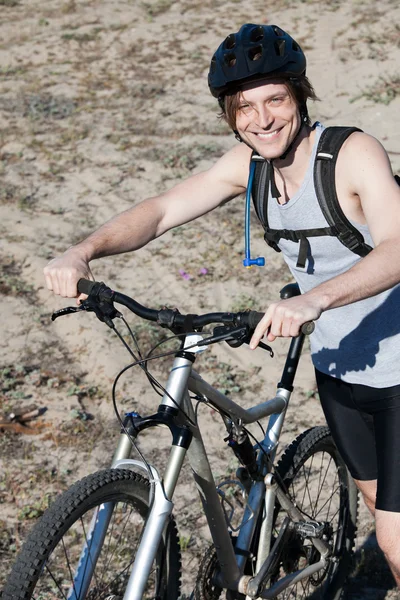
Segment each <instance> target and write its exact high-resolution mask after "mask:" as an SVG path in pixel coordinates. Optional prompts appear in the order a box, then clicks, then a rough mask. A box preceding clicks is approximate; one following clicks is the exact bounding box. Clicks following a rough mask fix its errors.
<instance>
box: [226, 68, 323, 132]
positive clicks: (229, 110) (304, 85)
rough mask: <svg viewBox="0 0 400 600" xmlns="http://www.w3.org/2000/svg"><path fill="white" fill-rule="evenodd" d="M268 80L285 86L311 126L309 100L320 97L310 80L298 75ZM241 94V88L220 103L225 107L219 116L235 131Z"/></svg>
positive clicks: (280, 76) (281, 76) (268, 78)
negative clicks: (308, 108) (308, 109)
mask: <svg viewBox="0 0 400 600" xmlns="http://www.w3.org/2000/svg"><path fill="white" fill-rule="evenodd" d="M268 80H274V81H278V82H282V83H284V84H285V86H286V87H287V90H288V92H289V94H290V96H291V98H292V99H293V100H294V101H295V102H296V104H297V106H298V107H299V109H300V114H301V116H302V117H303V118H304V119H305V122H306V123H307V125H309V124H310V117H309V116H308V111H307V100H318V96H317V95H316V93H315V91H314V88H313V86H312V85H311V83H310V81H309V80H308V78H307V77H306V76H305V75H298V76H297V77H293V76H292V77H290V76H285V75H279V76H275V77H266V78H265V81H266V83H267V82H268ZM241 94H242V90H241V89H240V88H239V89H236V90H233V91H232V92H230V93H228V94H226V95H225V97H224V98H223V99H222V100H221V101H220V105H221V106H223V109H222V112H221V113H220V115H219V116H220V117H221V118H222V119H224V120H225V121H226V122H227V123H228V125H229V126H230V127H231V128H232V129H233V130H234V131H235V130H236V115H237V111H238V109H239V103H240V97H241Z"/></svg>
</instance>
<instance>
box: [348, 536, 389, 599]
mask: <svg viewBox="0 0 400 600" xmlns="http://www.w3.org/2000/svg"><path fill="white" fill-rule="evenodd" d="M354 562H355V567H354V571H353V573H352V575H351V576H350V577H349V579H348V582H347V585H346V594H345V598H346V599H349V600H350V599H354V600H385V599H388V598H390V599H391V600H400V590H397V589H396V585H395V583H394V579H393V576H392V574H391V572H390V569H389V567H388V564H387V562H386V560H385V558H384V556H383V553H382V551H381V550H380V548H379V546H378V542H377V540H376V535H375V532H372V533H370V534H369V536H368V537H367V538H366V540H365V542H364V544H363V545H362V546H361V548H359V549H358V550H357V551H356V553H355V555H354Z"/></svg>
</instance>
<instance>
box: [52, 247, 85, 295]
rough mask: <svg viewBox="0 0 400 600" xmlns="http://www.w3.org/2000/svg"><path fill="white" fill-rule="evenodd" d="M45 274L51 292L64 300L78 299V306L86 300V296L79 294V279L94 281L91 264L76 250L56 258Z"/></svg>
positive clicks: (73, 249)
mask: <svg viewBox="0 0 400 600" xmlns="http://www.w3.org/2000/svg"><path fill="white" fill-rule="evenodd" d="M43 272H44V277H45V280H46V285H47V288H48V289H49V290H51V291H53V292H54V293H55V294H57V295H58V296H62V297H63V298H77V301H76V303H77V304H80V301H81V300H83V299H84V298H86V296H85V295H84V294H80V295H79V293H78V289H77V283H78V281H79V279H81V278H84V279H91V280H92V281H94V277H93V275H92V273H91V271H90V268H89V263H88V262H87V260H86V259H85V258H84V257H83V256H82V254H81V253H80V252H79V250H78V249H76V248H70V249H69V250H67V251H66V252H65V253H64V254H63V255H62V256H60V257H59V258H54V259H53V260H52V261H50V262H49V264H48V265H47V266H46V267H45V268H44V271H43Z"/></svg>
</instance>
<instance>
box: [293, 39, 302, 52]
mask: <svg viewBox="0 0 400 600" xmlns="http://www.w3.org/2000/svg"><path fill="white" fill-rule="evenodd" d="M292 48H293V50H294V51H295V52H301V50H300V46H299V45H298V43H297V42H295V41H294V40H293V44H292Z"/></svg>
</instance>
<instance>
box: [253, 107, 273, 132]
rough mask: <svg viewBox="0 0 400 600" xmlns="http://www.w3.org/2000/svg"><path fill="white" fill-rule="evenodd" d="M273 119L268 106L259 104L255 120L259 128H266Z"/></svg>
mask: <svg viewBox="0 0 400 600" xmlns="http://www.w3.org/2000/svg"><path fill="white" fill-rule="evenodd" d="M273 120H274V119H273V116H272V114H271V112H270V111H269V110H268V108H266V107H265V106H260V107H259V108H258V110H257V119H256V121H257V125H258V126H259V127H261V129H267V128H268V127H269V126H270V125H271V123H272V121H273Z"/></svg>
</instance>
